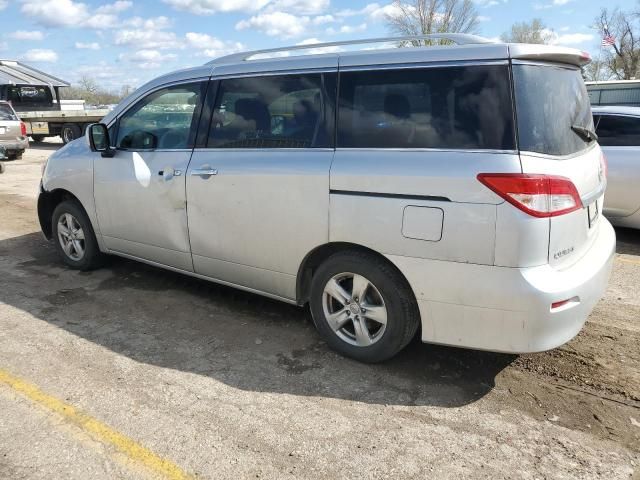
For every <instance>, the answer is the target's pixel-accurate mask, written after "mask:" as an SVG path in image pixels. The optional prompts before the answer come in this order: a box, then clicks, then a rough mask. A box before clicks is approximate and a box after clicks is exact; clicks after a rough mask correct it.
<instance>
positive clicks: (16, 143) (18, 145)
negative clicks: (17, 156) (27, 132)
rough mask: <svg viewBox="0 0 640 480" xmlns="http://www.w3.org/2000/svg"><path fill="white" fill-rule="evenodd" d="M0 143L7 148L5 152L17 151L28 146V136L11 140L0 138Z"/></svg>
mask: <svg viewBox="0 0 640 480" xmlns="http://www.w3.org/2000/svg"><path fill="white" fill-rule="evenodd" d="M0 145H2V146H3V147H4V148H6V149H7V152H18V151H23V150H26V149H27V148H29V138H27V137H24V140H21V139H19V138H17V139H15V140H14V139H11V140H0Z"/></svg>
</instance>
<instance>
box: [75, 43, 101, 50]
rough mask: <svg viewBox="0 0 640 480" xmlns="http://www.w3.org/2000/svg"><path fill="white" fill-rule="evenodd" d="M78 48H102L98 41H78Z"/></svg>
mask: <svg viewBox="0 0 640 480" xmlns="http://www.w3.org/2000/svg"><path fill="white" fill-rule="evenodd" d="M76 48H77V49H79V50H100V44H99V43H98V42H91V43H83V42H76Z"/></svg>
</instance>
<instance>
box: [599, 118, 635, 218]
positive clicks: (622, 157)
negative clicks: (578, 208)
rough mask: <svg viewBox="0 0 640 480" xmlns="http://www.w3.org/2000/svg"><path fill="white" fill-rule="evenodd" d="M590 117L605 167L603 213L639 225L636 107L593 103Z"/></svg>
mask: <svg viewBox="0 0 640 480" xmlns="http://www.w3.org/2000/svg"><path fill="white" fill-rule="evenodd" d="M593 120H594V123H595V125H596V133H597V134H598V143H599V144H600V147H601V148H602V150H603V151H604V154H605V156H606V158H607V163H608V170H609V174H608V176H607V178H608V186H607V194H606V198H605V202H604V211H603V213H604V214H605V215H606V216H607V217H608V218H609V220H610V221H611V223H613V224H614V225H618V226H621V227H631V228H640V107H616V106H609V107H593Z"/></svg>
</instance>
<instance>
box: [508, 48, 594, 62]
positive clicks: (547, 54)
mask: <svg viewBox="0 0 640 480" xmlns="http://www.w3.org/2000/svg"><path fill="white" fill-rule="evenodd" d="M509 55H510V57H511V58H512V59H514V60H534V61H537V62H554V63H568V64H569V65H575V66H576V67H584V66H585V65H588V64H589V63H591V55H589V52H583V51H580V50H577V49H575V48H568V47H556V46H554V45H531V44H526V43H512V44H509Z"/></svg>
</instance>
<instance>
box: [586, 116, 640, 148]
mask: <svg viewBox="0 0 640 480" xmlns="http://www.w3.org/2000/svg"><path fill="white" fill-rule="evenodd" d="M596 133H597V134H598V143H599V144H600V145H602V146H603V147H634V146H639V145H640V118H637V117H624V116H616V115H601V116H600V119H599V120H598V126H597V130H596Z"/></svg>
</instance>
